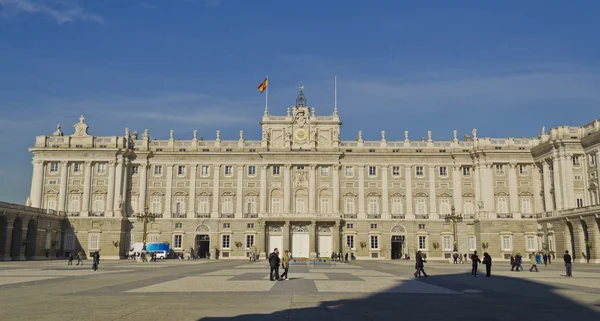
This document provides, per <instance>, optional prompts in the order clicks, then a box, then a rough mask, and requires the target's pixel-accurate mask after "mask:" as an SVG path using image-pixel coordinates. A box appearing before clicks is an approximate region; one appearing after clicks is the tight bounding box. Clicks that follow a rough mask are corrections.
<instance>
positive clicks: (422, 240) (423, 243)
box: [419, 235, 427, 250]
mask: <svg viewBox="0 0 600 321" xmlns="http://www.w3.org/2000/svg"><path fill="white" fill-rule="evenodd" d="M419 250H427V236H425V235H419Z"/></svg>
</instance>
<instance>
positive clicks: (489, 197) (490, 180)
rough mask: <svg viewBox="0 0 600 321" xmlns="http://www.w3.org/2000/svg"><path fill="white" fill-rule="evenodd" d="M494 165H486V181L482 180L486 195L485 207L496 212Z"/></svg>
mask: <svg viewBox="0 0 600 321" xmlns="http://www.w3.org/2000/svg"><path fill="white" fill-rule="evenodd" d="M492 165H493V164H492V163H487V164H485V180H482V182H481V184H482V187H481V188H482V190H483V191H484V193H485V201H484V202H485V203H487V205H485V207H486V208H487V209H488V211H494V209H495V205H496V204H495V203H496V202H495V196H494V171H493V170H492Z"/></svg>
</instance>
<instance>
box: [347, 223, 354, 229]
mask: <svg viewBox="0 0 600 321" xmlns="http://www.w3.org/2000/svg"><path fill="white" fill-rule="evenodd" d="M346 228H354V224H352V223H348V224H346Z"/></svg>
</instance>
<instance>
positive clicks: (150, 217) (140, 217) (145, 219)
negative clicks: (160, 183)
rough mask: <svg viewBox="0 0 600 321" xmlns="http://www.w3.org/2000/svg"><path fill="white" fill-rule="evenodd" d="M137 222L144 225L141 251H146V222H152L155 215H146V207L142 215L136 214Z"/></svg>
mask: <svg viewBox="0 0 600 321" xmlns="http://www.w3.org/2000/svg"><path fill="white" fill-rule="evenodd" d="M136 217H137V220H138V221H141V222H143V223H144V235H143V242H144V247H143V248H142V251H146V235H147V234H148V222H151V221H154V219H155V218H156V215H154V214H153V213H148V207H147V206H146V208H144V213H138V214H137V215H136Z"/></svg>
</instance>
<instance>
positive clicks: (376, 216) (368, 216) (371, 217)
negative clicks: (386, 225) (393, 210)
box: [367, 214, 381, 219]
mask: <svg viewBox="0 0 600 321" xmlns="http://www.w3.org/2000/svg"><path fill="white" fill-rule="evenodd" d="M367 218H368V219H377V218H381V214H367Z"/></svg>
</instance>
